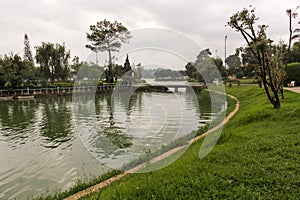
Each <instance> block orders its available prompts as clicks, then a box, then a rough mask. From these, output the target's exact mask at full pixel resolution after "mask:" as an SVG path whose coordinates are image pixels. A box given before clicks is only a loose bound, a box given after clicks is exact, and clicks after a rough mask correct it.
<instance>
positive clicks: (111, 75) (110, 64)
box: [108, 50, 114, 83]
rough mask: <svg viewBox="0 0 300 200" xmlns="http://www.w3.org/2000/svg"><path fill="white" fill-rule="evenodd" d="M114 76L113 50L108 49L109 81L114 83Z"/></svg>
mask: <svg viewBox="0 0 300 200" xmlns="http://www.w3.org/2000/svg"><path fill="white" fill-rule="evenodd" d="M113 82H114V77H113V74H112V61H111V52H110V50H108V83H113Z"/></svg>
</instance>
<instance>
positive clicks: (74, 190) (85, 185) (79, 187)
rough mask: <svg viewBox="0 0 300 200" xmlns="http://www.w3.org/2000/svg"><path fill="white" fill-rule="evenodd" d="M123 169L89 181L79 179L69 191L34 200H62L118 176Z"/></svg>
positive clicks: (42, 196)
mask: <svg viewBox="0 0 300 200" xmlns="http://www.w3.org/2000/svg"><path fill="white" fill-rule="evenodd" d="M120 173H121V171H118V170H112V171H110V172H108V173H106V174H103V175H101V176H99V177H98V178H95V179H93V180H91V181H89V182H83V181H81V180H78V181H77V183H76V184H75V185H74V186H73V187H72V188H70V189H69V190H67V191H63V192H61V191H58V192H56V193H55V194H52V195H47V196H44V195H41V196H40V197H36V198H34V200H54V199H55V200H58V199H59V200H61V199H64V198H66V197H69V196H71V195H73V194H75V193H77V192H79V191H82V190H84V189H86V188H88V187H91V186H93V185H96V184H98V183H101V182H102V181H105V180H107V179H109V178H111V177H113V176H116V175H118V174H120Z"/></svg>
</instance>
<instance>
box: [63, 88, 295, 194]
mask: <svg viewBox="0 0 300 200" xmlns="http://www.w3.org/2000/svg"><path fill="white" fill-rule="evenodd" d="M299 93H300V87H299ZM226 95H227V96H228V97H230V98H232V99H234V100H236V104H235V109H234V110H233V111H232V112H231V113H229V115H227V116H226V117H225V119H224V120H223V121H222V122H221V123H220V124H219V125H218V126H215V127H214V128H212V129H210V130H208V131H207V132H205V133H203V134H201V135H199V136H197V137H195V138H193V139H192V140H190V141H189V142H188V143H189V145H190V144H192V143H193V142H195V141H197V140H200V139H201V138H203V137H205V136H206V135H208V134H210V133H212V132H214V131H216V130H218V129H219V128H221V127H223V125H225V124H226V123H227V122H228V121H229V120H230V119H231V118H232V117H233V116H234V115H235V114H236V113H237V111H238V110H239V107H240V102H239V100H238V99H237V98H236V97H234V96H232V95H229V94H226ZM184 147H186V146H179V147H176V148H174V149H172V150H170V151H168V152H166V153H164V154H162V155H160V156H157V157H155V158H153V159H152V160H151V161H150V163H155V162H158V161H160V160H162V159H164V158H166V157H168V156H170V155H172V154H173V153H175V152H177V151H179V150H181V149H182V148H184ZM144 166H145V163H144V164H140V165H138V166H136V167H134V168H132V169H130V170H128V171H125V172H123V173H122V174H119V175H116V176H114V177H112V178H109V179H107V180H106V181H103V182H101V183H98V184H97V185H94V186H92V187H89V188H87V189H85V190H83V191H80V192H78V193H76V194H73V195H72V196H69V197H67V198H65V199H64V200H77V199H80V198H81V197H83V196H86V195H88V194H91V193H92V192H97V191H99V190H100V189H102V188H104V187H106V186H108V185H109V184H111V183H112V182H114V181H116V180H119V179H121V178H122V177H124V176H125V175H127V174H130V173H134V172H136V171H137V170H139V169H141V168H143V167H144Z"/></svg>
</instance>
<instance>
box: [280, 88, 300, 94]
mask: <svg viewBox="0 0 300 200" xmlns="http://www.w3.org/2000/svg"><path fill="white" fill-rule="evenodd" d="M284 89H285V90H289V91H292V92H296V93H300V87H285V88H284Z"/></svg>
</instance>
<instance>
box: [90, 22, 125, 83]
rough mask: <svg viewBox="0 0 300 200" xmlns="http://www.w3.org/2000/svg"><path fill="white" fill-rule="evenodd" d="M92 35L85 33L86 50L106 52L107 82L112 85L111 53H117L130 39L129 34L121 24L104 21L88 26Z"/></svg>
mask: <svg viewBox="0 0 300 200" xmlns="http://www.w3.org/2000/svg"><path fill="white" fill-rule="evenodd" d="M90 31H91V32H92V33H87V39H88V40H89V42H90V43H89V44H87V45H86V48H89V49H91V50H92V51H94V52H96V53H97V52H99V51H100V52H104V51H107V52H108V71H107V76H108V80H107V81H108V82H109V83H113V80H114V78H113V71H112V66H113V64H112V52H114V51H118V50H119V48H120V47H121V45H122V43H126V42H128V40H129V39H130V38H131V35H130V32H129V31H128V30H127V28H126V27H125V26H123V25H122V24H121V23H119V22H117V21H115V22H110V21H108V20H106V19H104V20H103V21H99V22H97V24H96V25H91V26H90Z"/></svg>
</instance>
